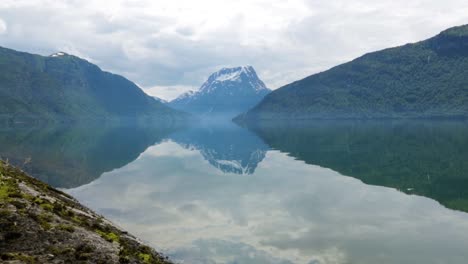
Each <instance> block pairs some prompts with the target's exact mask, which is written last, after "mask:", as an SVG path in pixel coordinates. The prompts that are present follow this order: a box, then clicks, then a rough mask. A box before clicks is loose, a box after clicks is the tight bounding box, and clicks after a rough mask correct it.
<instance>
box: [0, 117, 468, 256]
mask: <svg viewBox="0 0 468 264" xmlns="http://www.w3.org/2000/svg"><path fill="white" fill-rule="evenodd" d="M0 156H1V157H3V158H8V159H9V160H10V162H12V163H15V164H18V165H21V166H23V168H24V169H25V170H27V171H29V172H31V173H32V174H33V175H34V176H35V177H38V178H40V179H41V180H44V181H46V182H48V183H50V184H51V185H53V186H56V187H59V188H62V189H65V190H66V191H67V192H69V193H70V194H72V195H74V196H75V197H77V198H78V199H79V200H80V201H82V202H83V203H85V204H86V205H88V206H89V207H91V208H92V209H94V210H96V211H97V212H99V213H101V214H103V215H104V216H106V217H107V218H109V219H110V220H112V221H114V222H115V223H117V224H118V225H120V226H122V227H123V228H124V229H126V230H128V231H130V232H131V233H134V234H135V235H137V236H139V237H140V238H141V239H142V240H144V241H146V242H148V243H149V244H151V245H152V246H154V247H155V248H157V249H159V250H161V251H163V252H165V253H166V254H168V255H169V256H171V257H172V258H173V259H174V260H177V261H180V262H183V263H305V264H309V263H466V260H467V259H468V250H467V248H468V214H467V212H468V123H463V122H456V121H439V122H429V121H400V122H390V121H387V122H315V123H287V124H286V123H282V124H273V123H268V124H257V125H255V126H250V127H249V128H242V127H239V126H237V125H235V124H232V123H223V124H200V125H197V126H192V127H177V128H176V127H158V126H149V125H148V126H137V125H132V126H115V125H114V126H112V125H85V124H83V125H79V126H73V127H70V126H69V127H65V126H59V127H50V126H49V127H42V128H31V127H19V128H18V127H15V128H3V129H1V130H0Z"/></svg>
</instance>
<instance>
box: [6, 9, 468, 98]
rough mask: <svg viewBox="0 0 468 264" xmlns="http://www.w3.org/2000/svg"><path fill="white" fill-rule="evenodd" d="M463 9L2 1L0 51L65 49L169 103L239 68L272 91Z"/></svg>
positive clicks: (420, 32)
mask: <svg viewBox="0 0 468 264" xmlns="http://www.w3.org/2000/svg"><path fill="white" fill-rule="evenodd" d="M467 9H468V2H466V1H464V0H447V1H443V2H440V1H429V0H415V1H411V2H408V1H403V0H395V1H386V2H382V1H380V2H379V1H378V2H376V1H371V0H359V1H352V2H350V1H346V0H336V1H319V0H270V1H266V0H239V1H216V0H199V1H189V0H173V1H151V0H140V1H129V0H116V1H112V3H109V2H108V1H104V0H94V1H86V2H83V1H76V0H67V1H54V0H16V1H13V0H3V1H2V2H1V3H0V17H1V18H2V21H3V20H5V21H8V30H6V24H5V23H4V22H3V23H2V22H1V21H0V32H2V33H3V34H1V35H0V45H2V46H7V47H9V48H13V49H18V50H24V51H29V52H34V53H39V54H43V55H48V54H51V53H53V52H56V51H58V50H64V51H72V52H73V53H75V54H77V55H80V56H83V57H86V58H89V59H90V60H91V61H93V62H95V63H97V64H98V65H99V66H101V67H102V68H104V69H106V70H110V71H113V72H116V73H119V74H122V75H124V76H126V77H128V78H129V79H131V80H132V81H134V82H136V83H139V84H140V85H141V86H142V87H143V88H151V93H153V94H155V95H158V96H160V97H162V98H172V97H174V94H176V93H178V92H181V91H182V90H183V89H180V87H183V86H185V87H199V86H200V85H201V84H202V83H203V81H204V80H205V79H206V78H207V77H208V75H209V74H210V73H211V72H213V71H215V70H217V69H218V68H220V67H223V66H235V65H245V64H250V65H253V66H254V67H255V68H256V70H257V72H258V73H259V76H260V77H261V78H262V79H263V80H264V81H265V83H266V84H267V86H269V87H270V88H273V89H275V88H278V87H280V86H282V85H284V84H287V83H289V82H291V81H294V80H297V79H299V78H303V77H305V76H307V75H310V74H312V73H316V72H319V71H323V70H325V69H327V68H329V67H332V66H334V65H336V64H339V63H342V62H345V61H347V60H350V59H353V58H355V57H357V56H359V55H361V54H363V53H365V52H369V51H374V50H378V49H382V48H385V47H389V46H395V45H401V44H405V43H407V42H414V41H418V40H421V39H424V38H428V37H430V36H432V35H435V34H437V33H438V32H439V31H441V30H443V29H445V28H448V27H451V26H455V25H459V24H463V23H466V22H467V20H466V15H465V12H464V10H467ZM3 24H5V26H3ZM155 87H161V89H160V91H158V90H156V89H155Z"/></svg>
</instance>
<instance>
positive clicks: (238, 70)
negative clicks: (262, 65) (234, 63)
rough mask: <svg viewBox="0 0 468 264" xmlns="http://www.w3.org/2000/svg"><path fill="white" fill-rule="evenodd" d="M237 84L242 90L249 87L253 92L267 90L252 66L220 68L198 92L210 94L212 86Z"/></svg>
mask: <svg viewBox="0 0 468 264" xmlns="http://www.w3.org/2000/svg"><path fill="white" fill-rule="evenodd" d="M231 82H234V83H239V84H241V85H242V86H243V87H244V88H248V87H251V88H253V89H254V90H255V91H259V90H265V89H266V90H268V88H267V87H266V86H265V84H264V83H263V82H262V81H261V80H260V79H259V78H258V76H257V73H256V72H255V70H254V68H253V67H252V66H240V67H234V68H222V69H221V70H219V71H217V72H215V73H213V74H211V75H210V77H209V78H208V80H207V81H206V82H205V83H204V84H203V85H202V87H201V88H200V92H211V91H212V90H213V89H212V88H213V85H217V86H219V85H220V84H222V83H231Z"/></svg>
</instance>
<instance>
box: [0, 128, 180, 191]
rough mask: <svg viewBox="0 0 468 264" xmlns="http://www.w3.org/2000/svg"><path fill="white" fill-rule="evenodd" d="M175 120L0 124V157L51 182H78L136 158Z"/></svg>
mask: <svg viewBox="0 0 468 264" xmlns="http://www.w3.org/2000/svg"><path fill="white" fill-rule="evenodd" d="M176 129H177V128H176V127H174V126H152V125H148V126H141V125H136V124H132V125H123V124H96V123H84V124H75V125H47V126H32V127H30V126H20V127H16V126H15V127H3V128H2V129H0V157H1V158H3V159H8V160H9V161H10V162H11V163H12V164H15V165H17V166H20V167H22V168H23V169H24V170H25V171H26V172H28V173H30V174H31V175H33V176H34V177H36V178H38V179H40V180H42V181H44V182H47V183H49V184H50V185H52V186H54V187H61V188H72V187H77V186H80V185H83V184H86V183H89V182H92V181H93V180H95V179H97V178H98V177H99V176H101V174H102V173H104V172H106V171H111V170H113V169H115V168H119V167H122V166H124V165H126V164H128V163H129V162H131V161H133V160H135V159H136V158H137V157H138V155H140V154H141V153H142V152H143V151H145V149H147V148H148V147H149V146H152V145H154V144H156V143H158V142H160V141H161V140H162V139H163V138H165V137H166V136H167V135H168V134H170V133H172V132H173V131H175V130H176Z"/></svg>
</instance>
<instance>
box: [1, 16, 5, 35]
mask: <svg viewBox="0 0 468 264" xmlns="http://www.w3.org/2000/svg"><path fill="white" fill-rule="evenodd" d="M6 31H7V24H6V23H5V21H3V20H2V19H1V18H0V34H4V33H5V32H6Z"/></svg>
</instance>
